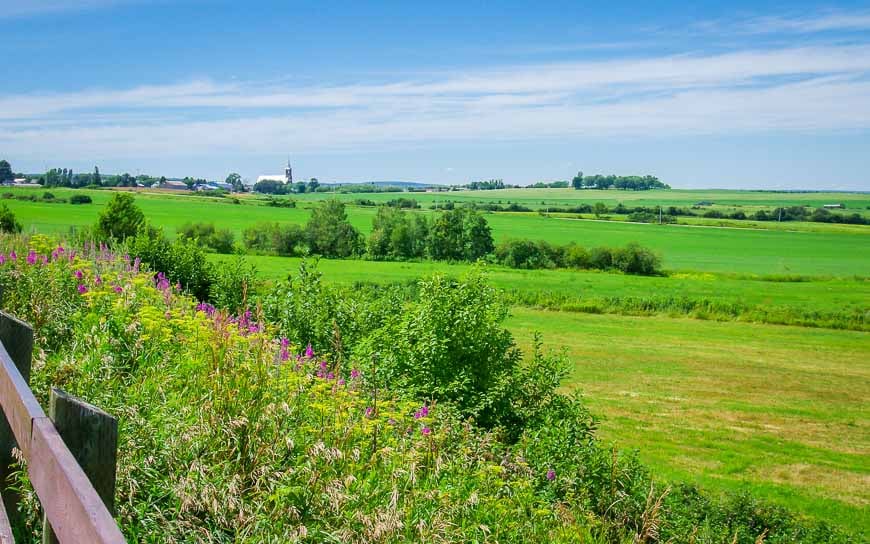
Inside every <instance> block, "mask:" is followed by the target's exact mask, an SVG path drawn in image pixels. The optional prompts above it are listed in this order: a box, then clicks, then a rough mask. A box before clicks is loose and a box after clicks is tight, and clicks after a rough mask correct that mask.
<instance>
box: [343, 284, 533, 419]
mask: <svg viewBox="0 0 870 544" xmlns="http://www.w3.org/2000/svg"><path fill="white" fill-rule="evenodd" d="M419 290H420V291H419V298H418V300H417V301H416V302H415V303H413V304H412V305H410V306H408V307H406V308H405V309H404V311H402V312H400V313H398V314H395V315H391V316H389V317H388V318H387V322H386V324H385V325H384V327H382V328H381V329H379V330H377V331H375V332H374V333H373V334H372V335H370V336H369V337H368V338H366V339H365V340H364V341H363V342H362V344H361V345H360V346H359V347H358V348H357V350H355V352H354V354H355V358H356V360H357V361H358V364H359V366H360V367H361V368H362V369H364V370H363V372H364V373H365V375H366V376H369V377H370V378H369V379H370V381H371V384H372V386H376V387H379V388H384V387H390V388H394V389H397V390H400V391H404V392H406V393H407V394H410V395H412V396H414V397H416V398H418V399H421V400H424V399H430V400H431V399H434V400H436V401H449V402H450V403H452V404H454V405H455V406H456V407H457V409H458V410H459V412H460V413H461V414H462V415H463V416H465V417H473V418H474V419H475V421H477V422H478V423H479V424H481V425H482V426H484V427H486V428H493V427H496V426H499V425H503V426H506V427H508V428H509V431H511V432H513V431H515V430H516V429H515V427H516V421H517V420H518V419H520V416H519V414H517V413H516V410H514V406H512V403H511V397H512V395H513V394H514V392H513V391H512V389H513V388H512V385H513V384H512V382H511V380H512V379H513V376H514V373H515V372H516V371H517V369H518V368H519V364H520V361H521V358H522V357H521V353H520V351H519V350H518V349H517V347H516V346H515V345H514V342H513V338H512V336H511V334H510V332H509V331H508V330H507V329H505V328H503V326H502V322H503V321H504V319H505V318H506V317H507V312H508V310H507V306H506V305H504V304H503V303H502V302H501V301H500V299H499V297H498V296H497V294H496V292H495V290H494V289H493V288H492V287H491V286H489V285H488V284H487V283H486V280H485V278H484V276H483V275H482V274H481V273H479V272H477V271H474V270H473V271H471V272H470V273H468V274H466V275H465V276H464V277H463V278H462V279H460V280H459V281H455V280H451V279H447V278H445V277H442V276H435V277H433V278H431V279H429V280H422V281H420V282H419ZM387 346H388V349H386V347H387Z"/></svg>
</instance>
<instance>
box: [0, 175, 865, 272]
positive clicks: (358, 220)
mask: <svg viewBox="0 0 870 544" xmlns="http://www.w3.org/2000/svg"><path fill="white" fill-rule="evenodd" d="M23 191H29V192H30V194H41V193H42V190H39V189H36V190H34V189H17V190H15V191H13V192H23ZM536 191H548V190H546V189H538V190H536ZM52 192H53V193H54V194H55V196H57V197H64V196H69V194H71V191H69V190H67V191H63V190H53V191H52ZM485 192H486V191H485ZM603 192H605V193H607V192H611V191H603ZM581 193H582V192H581ZM621 193H624V192H621ZM88 194H90V195H91V196H92V198H94V203H93V204H90V205H78V206H74V205H71V204H49V203H44V202H30V201H19V200H12V199H9V200H4V201H3V202H4V203H6V204H7V205H8V206H9V207H10V208H11V209H12V210H13V211H14V212H15V213H16V215H17V216H18V218H19V219H20V220H21V222H22V223H23V224H24V226H25V228H26V229H27V230H35V231H38V232H58V233H63V232H66V231H68V230H69V228H70V226H74V225H77V226H82V225H91V224H93V223H94V222H95V221H96V218H97V215H98V214H99V211H100V209H101V208H102V205H103V204H105V202H106V201H107V200H108V198H109V197H110V196H111V191H89V192H88ZM765 194H767V193H765ZM773 194H777V193H773ZM392 195H393V198H395V197H396V196H397V195H396V194H392ZM312 196H314V195H312ZM317 196H319V197H321V198H325V197H328V196H329V195H322V194H321V195H317ZM373 196H382V195H373ZM405 196H413V197H417V196H418V193H414V194H413V195H405ZM137 202H138V204H139V206H140V207H141V208H142V210H143V211H144V212H145V215H146V217H147V218H148V219H149V221H151V222H152V223H153V224H154V225H157V226H160V227H164V228H165V229H166V230H167V232H168V233H169V234H170V235H171V234H173V233H174V232H175V230H176V229H177V228H178V227H179V226H181V225H183V224H184V223H187V222H195V221H209V222H213V223H215V224H216V225H217V226H219V227H221V228H228V229H230V230H232V231H233V232H235V233H236V235H237V239H239V238H240V236H241V232H242V231H243V230H244V229H245V228H246V227H248V226H251V225H254V224H256V223H258V222H262V221H279V222H286V223H297V224H301V223H304V222H305V221H306V220H307V218H308V216H309V214H310V210H309V209H308V207H310V206H316V205H317V203H315V202H311V203H307V204H304V205H303V204H300V207H298V208H292V209H287V208H273V207H268V206H264V205H262V203H261V202H256V201H254V200H252V199H250V198H247V199H243V200H242V203H241V204H233V203H232V202H231V201H230V200H229V199H212V198H203V197H195V196H189V195H184V196H181V195H172V194H170V195H166V194H149V193H145V194H138V195H137ZM375 213H376V209H375V208H371V207H349V208H348V216H349V218H350V221H351V222H352V223H353V224H354V226H356V227H357V228H358V229H360V231H362V232H363V233H368V232H369V231H370V230H371V221H372V218H373V217H374V215H375ZM417 213H436V212H431V211H420V212H417ZM487 220H488V221H489V223H490V225H491V227H492V230H493V236H494V237H495V238H496V240H497V241H500V240H505V239H509V238H521V239H533V240H547V241H549V242H550V243H554V244H567V243H569V242H576V243H578V244H581V245H583V246H587V247H592V246H602V245H603V246H620V245H624V244H626V243H628V242H639V243H641V244H643V245H645V246H647V247H649V248H651V249H653V250H655V251H657V252H659V253H660V254H661V256H662V259H663V263H664V266H665V267H666V268H667V269H670V270H695V271H710V272H726V273H730V272H740V273H753V274H798V275H830V276H851V275H861V276H866V275H868V271H870V228H867V227H861V228H853V229H848V230H825V229H824V228H821V229H819V230H813V231H802V232H790V231H782V230H773V229H758V230H755V229H732V228H719V227H713V226H685V225H646V224H635V223H625V222H617V221H588V220H578V219H573V218H562V217H547V216H543V215H539V214H512V213H491V214H487Z"/></svg>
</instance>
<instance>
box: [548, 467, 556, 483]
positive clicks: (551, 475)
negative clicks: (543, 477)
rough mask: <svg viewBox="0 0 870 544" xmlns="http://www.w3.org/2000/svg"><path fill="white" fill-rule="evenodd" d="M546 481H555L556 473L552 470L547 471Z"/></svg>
mask: <svg viewBox="0 0 870 544" xmlns="http://www.w3.org/2000/svg"><path fill="white" fill-rule="evenodd" d="M547 479H548V480H550V481H551V482H552V481H553V480H555V479H556V471H555V470H553V469H550V470H548V471H547Z"/></svg>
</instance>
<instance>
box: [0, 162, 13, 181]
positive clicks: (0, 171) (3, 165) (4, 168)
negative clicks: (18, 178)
mask: <svg viewBox="0 0 870 544" xmlns="http://www.w3.org/2000/svg"><path fill="white" fill-rule="evenodd" d="M14 179H15V174H13V173H12V165H11V164H9V161H6V160H0V183H8V182H10V181H13V180H14Z"/></svg>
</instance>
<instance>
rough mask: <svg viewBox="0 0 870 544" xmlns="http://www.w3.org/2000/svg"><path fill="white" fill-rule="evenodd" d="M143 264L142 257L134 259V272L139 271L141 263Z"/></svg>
mask: <svg viewBox="0 0 870 544" xmlns="http://www.w3.org/2000/svg"><path fill="white" fill-rule="evenodd" d="M141 264H142V259H140V258H139V257H136V259H135V260H134V261H133V272H139V265H141Z"/></svg>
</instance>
